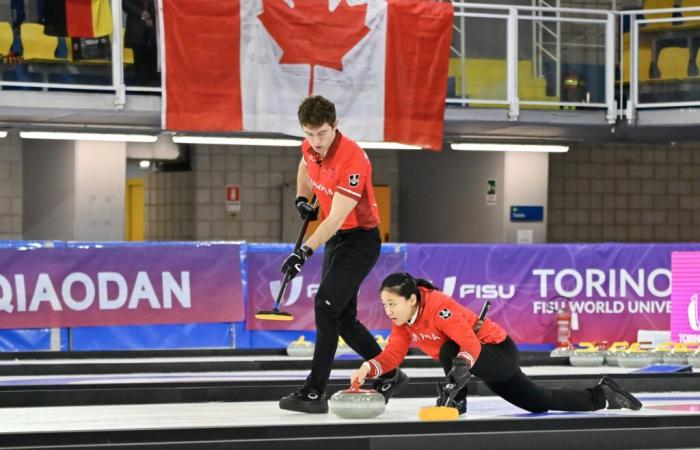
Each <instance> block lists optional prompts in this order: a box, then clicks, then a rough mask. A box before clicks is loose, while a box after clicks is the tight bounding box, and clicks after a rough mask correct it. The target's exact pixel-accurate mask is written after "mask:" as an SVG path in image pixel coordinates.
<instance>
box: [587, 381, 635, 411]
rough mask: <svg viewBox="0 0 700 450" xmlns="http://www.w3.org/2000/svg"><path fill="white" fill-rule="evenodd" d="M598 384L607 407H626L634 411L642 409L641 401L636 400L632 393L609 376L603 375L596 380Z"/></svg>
mask: <svg viewBox="0 0 700 450" xmlns="http://www.w3.org/2000/svg"><path fill="white" fill-rule="evenodd" d="M598 386H599V387H600V388H601V389H602V391H603V394H604V395H605V400H607V402H608V409H620V408H627V409H632V410H634V411H638V410H640V409H642V402H640V401H639V400H637V398H636V397H635V396H634V395H632V394H630V393H629V392H627V391H626V390H624V389H622V388H621V387H620V386H619V385H618V384H617V383H615V382H614V381H613V380H611V379H610V378H608V377H606V376H603V377H602V378H601V379H600V381H599V382H598Z"/></svg>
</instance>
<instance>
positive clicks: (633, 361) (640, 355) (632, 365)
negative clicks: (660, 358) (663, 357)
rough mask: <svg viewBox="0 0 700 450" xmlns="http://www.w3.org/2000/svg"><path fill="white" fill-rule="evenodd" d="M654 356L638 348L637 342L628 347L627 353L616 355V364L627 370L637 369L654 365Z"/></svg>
mask: <svg viewBox="0 0 700 450" xmlns="http://www.w3.org/2000/svg"><path fill="white" fill-rule="evenodd" d="M654 358H655V356H654V355H653V354H652V353H650V352H649V351H647V350H645V349H644V348H642V347H641V346H640V343H639V342H635V343H633V344H632V345H630V348H628V349H627V351H624V352H620V354H619V355H617V362H618V364H619V366H620V367H625V368H628V369H639V368H640V367H646V366H648V365H651V364H654Z"/></svg>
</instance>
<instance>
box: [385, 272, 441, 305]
mask: <svg viewBox="0 0 700 450" xmlns="http://www.w3.org/2000/svg"><path fill="white" fill-rule="evenodd" d="M419 287H423V288H427V289H429V290H431V291H435V290H437V288H436V287H435V286H433V284H432V283H431V282H430V281H428V280H424V279H423V278H413V277H412V276H411V274H410V273H407V272H399V273H392V274H391V275H389V276H388V277H386V278H384V281H382V287H381V288H380V289H379V292H381V291H389V292H393V293H394V294H397V295H400V296H401V297H403V298H409V297H410V296H411V295H413V294H415V295H416V298H417V299H418V301H420V292H419V291H418V288H419Z"/></svg>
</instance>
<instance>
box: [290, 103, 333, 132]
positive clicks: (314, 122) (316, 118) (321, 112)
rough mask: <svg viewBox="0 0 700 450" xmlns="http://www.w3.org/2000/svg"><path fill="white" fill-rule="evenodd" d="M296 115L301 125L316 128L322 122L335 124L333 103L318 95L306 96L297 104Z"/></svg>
mask: <svg viewBox="0 0 700 450" xmlns="http://www.w3.org/2000/svg"><path fill="white" fill-rule="evenodd" d="M297 115H298V117H299V123H300V124H301V125H302V126H307V127H313V128H316V127H320V126H322V125H323V124H324V123H327V124H328V125H330V126H335V121H336V116H335V105H334V104H333V102H331V101H330V100H328V99H326V98H324V97H322V96H320V95H311V96H309V97H306V98H305V99H304V101H302V102H301V104H300V105H299V111H298V113H297Z"/></svg>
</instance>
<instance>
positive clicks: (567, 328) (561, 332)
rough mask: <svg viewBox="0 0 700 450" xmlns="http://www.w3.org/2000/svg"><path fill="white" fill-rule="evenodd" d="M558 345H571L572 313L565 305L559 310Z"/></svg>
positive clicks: (567, 346)
mask: <svg viewBox="0 0 700 450" xmlns="http://www.w3.org/2000/svg"><path fill="white" fill-rule="evenodd" d="M557 347H565V348H569V347H571V314H570V313H569V311H567V309H566V308H565V307H561V308H559V310H558V311H557Z"/></svg>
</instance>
